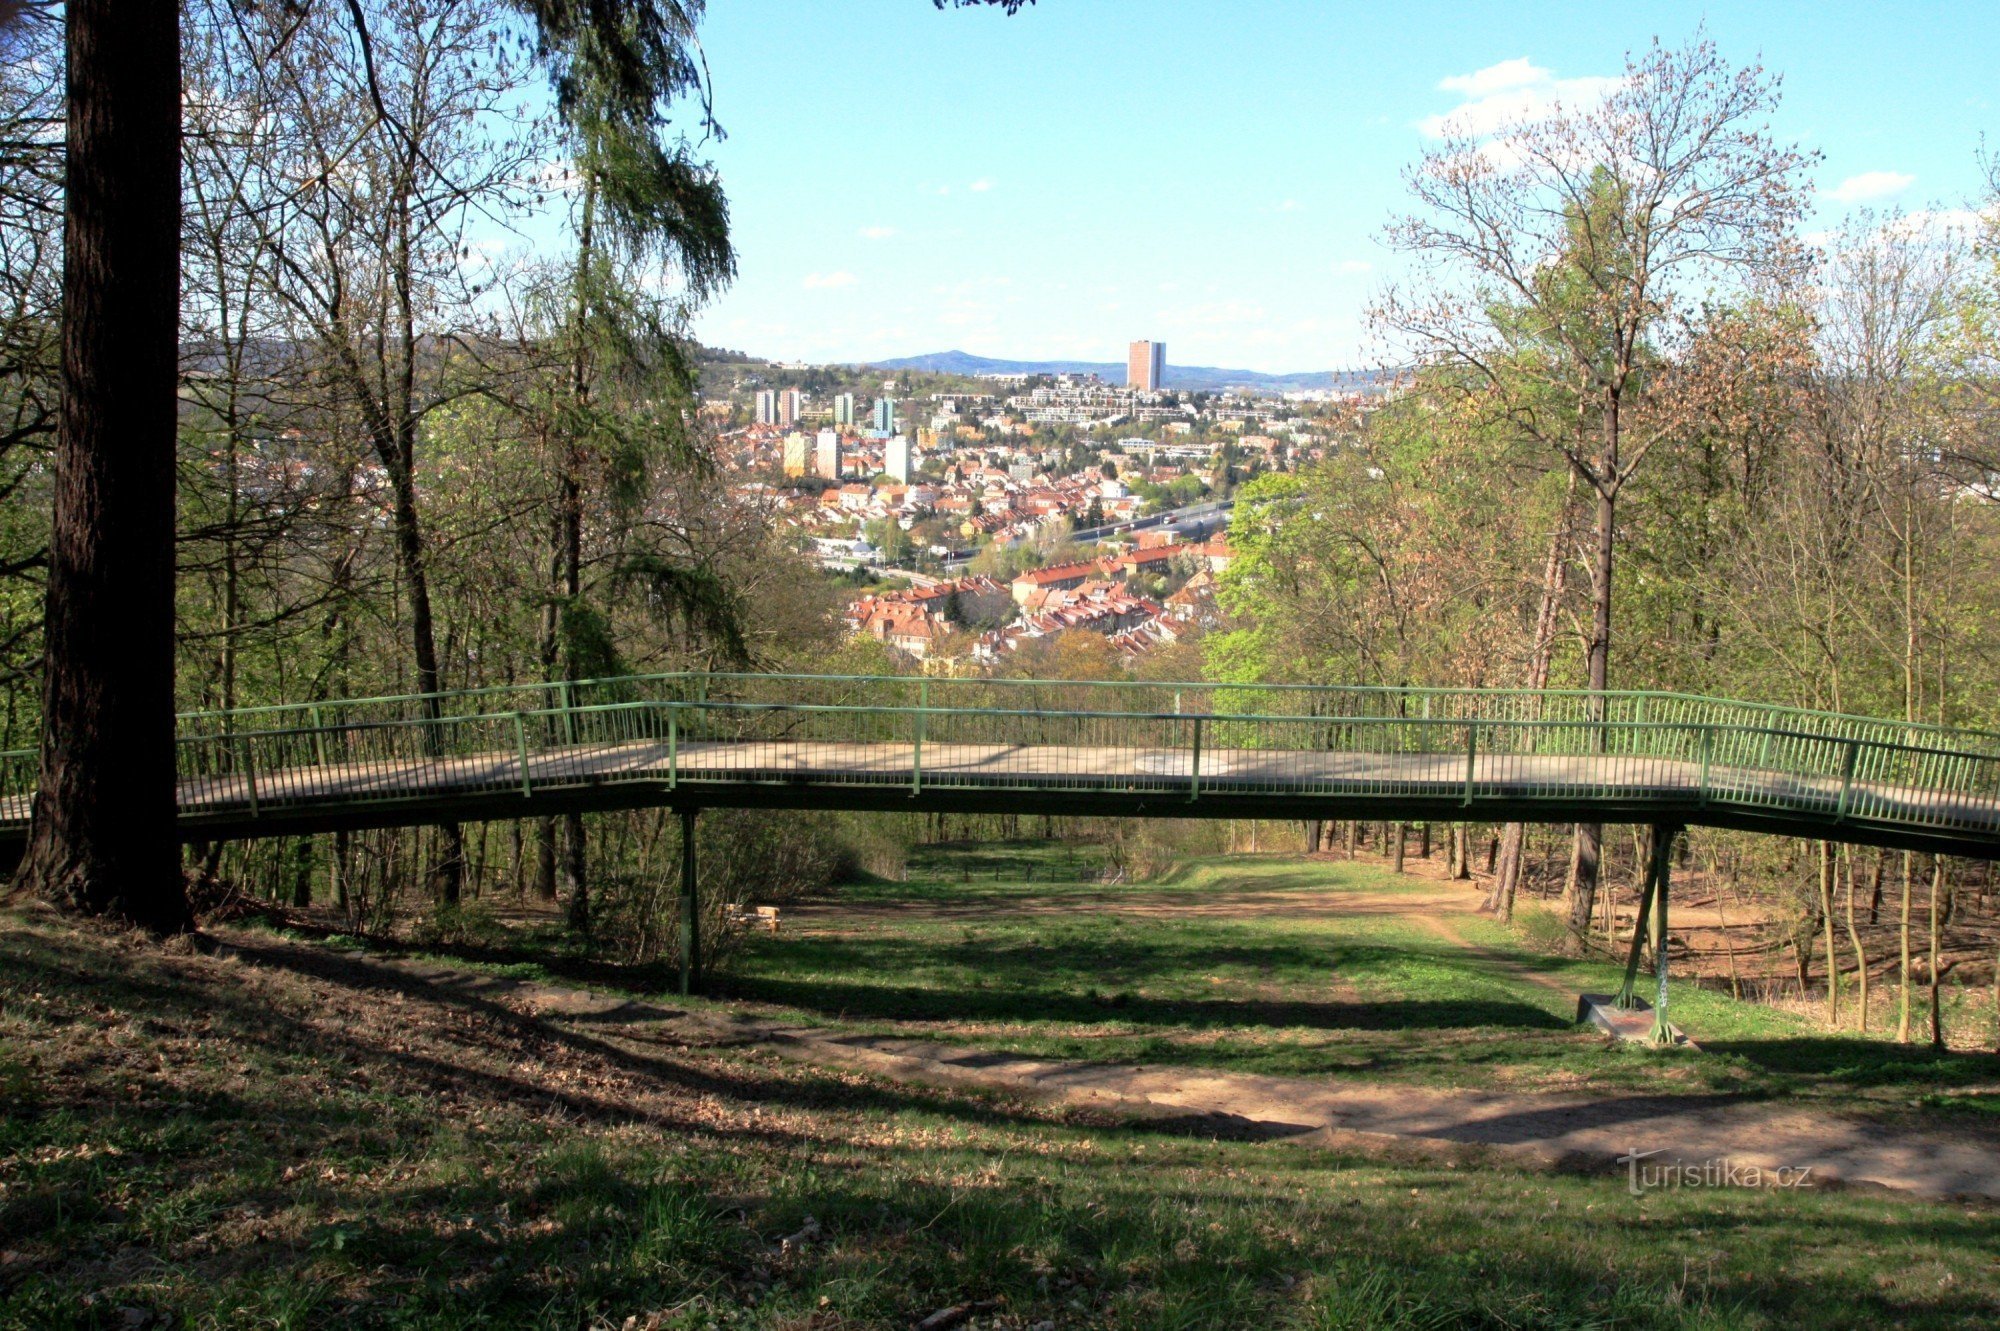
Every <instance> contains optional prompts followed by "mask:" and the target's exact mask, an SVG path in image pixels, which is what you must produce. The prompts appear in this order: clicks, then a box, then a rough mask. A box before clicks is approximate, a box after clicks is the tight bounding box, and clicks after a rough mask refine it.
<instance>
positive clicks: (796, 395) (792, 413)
mask: <svg viewBox="0 0 2000 1331" xmlns="http://www.w3.org/2000/svg"><path fill="white" fill-rule="evenodd" d="M805 405H806V395H805V394H804V393H801V392H800V391H799V390H798V389H796V388H787V389H786V390H785V391H784V392H782V393H780V394H778V424H780V425H782V426H784V427H785V428H786V429H787V430H789V429H791V428H792V427H793V426H794V425H797V424H798V423H799V417H800V415H801V414H803V413H804V411H805Z"/></svg>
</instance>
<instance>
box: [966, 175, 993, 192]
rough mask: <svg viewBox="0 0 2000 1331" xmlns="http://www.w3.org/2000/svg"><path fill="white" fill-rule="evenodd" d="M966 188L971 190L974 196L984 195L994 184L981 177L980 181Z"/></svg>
mask: <svg viewBox="0 0 2000 1331" xmlns="http://www.w3.org/2000/svg"><path fill="white" fill-rule="evenodd" d="M966 188H967V189H969V190H971V191H972V192H973V193H974V194H984V193H985V192H986V191H987V190H990V189H992V188H993V182H992V181H990V180H988V179H986V177H984V176H981V177H980V178H979V179H977V180H975V181H973V182H972V183H971V184H970V185H967V186H966Z"/></svg>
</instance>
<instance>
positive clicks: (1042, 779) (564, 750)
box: [0, 676, 2000, 858]
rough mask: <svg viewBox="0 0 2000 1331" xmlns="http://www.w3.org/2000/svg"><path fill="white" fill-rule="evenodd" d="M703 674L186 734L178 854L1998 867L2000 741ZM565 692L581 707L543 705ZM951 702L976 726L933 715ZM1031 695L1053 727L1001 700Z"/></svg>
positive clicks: (1390, 699)
mask: <svg viewBox="0 0 2000 1331" xmlns="http://www.w3.org/2000/svg"><path fill="white" fill-rule="evenodd" d="M689 678H690V677H679V676H676V677H660V678H659V679H654V680H648V681H611V682H609V683H611V684H615V685H617V686H618V689H619V691H620V692H623V693H626V694H629V693H631V692H634V691H636V690H637V687H638V685H640V684H643V685H644V686H645V687H646V689H647V690H648V691H656V692H662V693H666V694H668V696H666V697H655V698H640V699H630V698H629V697H628V698H627V699H626V700H623V701H618V702H612V703H603V704H597V705H589V706H579V705H576V704H575V703H574V701H573V699H572V696H571V693H570V690H571V688H572V687H574V688H577V689H582V688H583V687H585V686H582V685H577V686H568V685H562V686H547V688H546V689H543V688H541V686H530V687H529V688H524V689H522V690H516V691H514V692H513V693H512V694H511V695H509V694H506V693H504V692H502V691H486V692H482V693H480V694H473V695H463V696H462V698H461V699H460V701H461V702H464V701H465V700H470V701H471V702H472V703H476V704H477V705H479V706H481V707H485V708H490V709H491V710H480V711H471V712H467V711H461V714H457V715H453V714H449V713H447V712H446V711H445V709H444V706H443V704H442V702H441V700H437V699H407V698H406V699H373V700H361V701H358V702H352V703H347V702H329V703H321V704H308V705H305V706H303V707H299V708H291V709H263V710H259V711H253V712H243V713H235V714H227V715H224V714H207V715H195V716H190V717H184V718H183V720H182V736H181V739H180V748H181V768H182V772H183V776H182V779H181V782H180V788H179V799H180V805H181V820H182V827H183V835H184V836H185V837H186V838H187V839H189V840H208V839H227V838H233V837H248V836H263V835H293V834H298V833H304V832H313V831H320V830H329V829H335V828H341V827H365V826H389V825H413V824H423V823H437V822H448V821H459V820H474V819H481V818H514V817H524V816H540V815H543V814H547V813H552V812H566V811H573V810H590V809H611V808H629V807H640V806H648V805H652V806H658V805H678V806H683V807H685V806H703V805H779V806H791V807H825V808H874V809H895V810H930V809H953V810H988V811H1023V812H1029V811H1033V812H1058V813H1078V814H1088V813H1097V814H1111V815H1127V814H1130V815H1141V816H1151V817H1286V818H1335V817H1363V818H1371V819H1396V818H1402V819H1428V820H1433V821H1439V820H1452V819H1462V820H1466V821H1486V822H1496V821H1503V820H1516V819H1518V820H1522V821H1537V822H1554V823H1562V822H1574V821H1591V820H1601V821H1607V822H1672V823H1689V824H1709V825H1715V826H1728V827H1744V828H1752V829H1757V830H1763V831H1771V832H1781V833H1786V834H1791V835H1799V836H1809V837H1825V838H1827V839H1830V840H1841V841H1854V842H1862V843H1872V844H1879V845H1887V846H1902V847H1907V848H1911V849H1919V850H1936V851H1940V852H1944V853H1951V854H1961V855H1972V856H1978V857H1981V858H2000V737H1996V736H1987V735H1981V734H1977V733H1975V732H1957V731H1942V730H1938V729H1936V728H1933V727H1917V726H1901V725H1897V724H1896V723H1889V722H1877V721H1870V720H1867V719H1865V718H1845V717H1837V716H1832V715H1829V714H1824V713H1800V712H1786V711H1784V710H1783V709H1773V708H1761V707H1757V706H1754V705H1749V704H1737V703H1728V702H1722V701H1718V700H1703V699H1681V698H1675V697H1671V696H1668V695H1576V694H1560V693H1542V694H1525V693H1518V692H1517V693H1478V692H1476V691H1467V690H1438V691H1413V690H1404V691H1395V690H1332V689H1329V690H1305V691H1301V692H1293V693H1280V692H1274V691H1270V690H1260V691H1258V692H1256V693H1254V694H1251V693H1248V692H1244V693H1239V694H1231V693H1229V692H1227V690H1226V689H1225V688H1224V687H1223V686H1195V685H1160V686H1131V691H1128V692H1121V693H1118V694H1117V695H1115V698H1114V700H1115V701H1116V702H1117V703H1119V704H1121V705H1122V709H1120V710H1107V709H1103V707H1102V703H1101V702H1100V703H1099V707H1098V708H1097V709H1092V708H1090V707H1089V706H1088V704H1090V703H1092V702H1093V701H1097V700H1100V699H1104V698H1106V697H1113V695H1109V694H1107V693H1104V692H1098V693H1093V692H1091V691H1090V688H1089V686H1077V685H1070V684H1061V683H1043V682H1032V681H1021V682H1014V681H1008V682H1006V684H1007V686H1008V687H1007V689H1004V690H1003V689H1001V688H1000V687H999V686H1000V685H1001V683H1002V682H1000V681H979V682H969V681H913V680H861V681H855V680H832V679H821V678H816V677H772V676H744V677H715V679H716V680H723V681H727V682H729V683H731V684H733V685H734V687H735V689H736V691H737V692H738V693H739V694H750V695H752V696H751V699H750V700H745V699H744V698H742V697H738V698H736V699H733V700H723V699H719V698H717V697H715V696H713V695H712V694H711V693H710V690H711V688H716V687H717V685H716V684H715V682H714V681H712V680H711V679H710V678H709V677H705V676H704V677H701V678H700V681H699V692H697V691H696V689H695V688H693V687H690V686H689V684H688V680H689ZM662 680H666V681H667V683H666V684H664V685H663V684H662V682H661V681H662ZM556 688H561V689H562V690H563V694H562V699H563V702H564V704H565V705H562V706H556V707H548V706H540V707H533V708H529V707H521V703H522V702H524V701H526V702H531V703H539V702H547V701H549V700H550V697H551V695H550V690H553V689H556ZM537 690H539V692H538V691H537ZM975 690H979V691H975ZM1079 690H1081V691H1079ZM496 693H500V694H501V696H498V697H495V696H494V695H495V694H496ZM912 693H914V694H915V696H914V697H912V696H911V694H912ZM938 693H943V694H945V695H946V696H947V698H948V699H949V700H950V701H951V702H952V703H953V704H954V705H952V706H947V707H935V706H927V705H925V698H926V695H929V696H933V697H934V696H936V695H937V694H938ZM857 696H858V697H860V698H861V699H862V700H861V701H860V702H858V703H857V702H855V701H852V700H853V699H854V698H856V697H857ZM1024 696H1026V697H1030V698H1033V699H1035V700H1036V701H1038V702H1039V703H1041V704H1042V705H1041V706H1038V707H1037V708H1034V709H1027V708H1019V707H1003V706H993V705H991V704H992V703H994V702H996V701H1001V702H1004V701H1008V700H1011V699H1018V698H1021V697H1024ZM830 697H831V698H834V699H836V700H835V701H826V699H828V698H830ZM1052 699H1053V700H1058V701H1061V702H1064V703H1067V704H1069V705H1068V706H1066V707H1049V706H1047V705H1046V704H1047V702H1048V701H1050V700H1052ZM1168 700H1171V703H1172V704H1173V706H1174V710H1172V711H1168V710H1165V709H1164V708H1161V709H1160V710H1143V709H1144V708H1148V707H1157V706H1159V704H1161V703H1163V702H1166V701H1168ZM1079 701H1081V703H1082V704H1084V705H1082V706H1079V705H1078V703H1079ZM1188 702H1192V703H1194V704H1195V705H1197V706H1205V707H1207V708H1209V709H1211V710H1203V711H1196V712H1189V711H1183V710H1180V708H1181V706H1182V705H1183V704H1184V703H1188ZM510 703H511V704H513V705H514V706H515V707H517V708H520V709H519V710H502V709H503V708H506V707H507V705H508V704H510ZM1250 703H1255V704H1257V705H1259V706H1273V705H1276V704H1282V705H1284V706H1286V707H1287V708H1288V709H1289V710H1288V711H1286V712H1284V713H1282V714H1270V713H1260V712H1246V711H1244V710H1240V709H1242V708H1244V707H1246V706H1247V705H1248V704H1250ZM913 704H914V705H913ZM968 704H984V705H968ZM1223 706H1228V707H1233V708H1236V709H1239V710H1220V708H1221V707H1223ZM1336 708H1338V709H1339V710H1334V709H1336ZM1419 709H1421V712H1420V714H1417V715H1411V714H1410V713H1412V712H1418V711H1419ZM32 778H33V755H32V754H23V753H16V754H6V755H0V843H4V842H7V841H14V842H18V840H19V839H20V838H21V837H22V835H23V834H24V829H25V822H26V817H27V812H28V805H29V799H30V791H31V789H32Z"/></svg>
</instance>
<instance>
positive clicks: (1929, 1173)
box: [256, 940, 2000, 1199]
mask: <svg viewBox="0 0 2000 1331" xmlns="http://www.w3.org/2000/svg"><path fill="white" fill-rule="evenodd" d="M279 946H280V947H283V946H291V945H279ZM256 947H257V948H258V950H260V951H264V952H269V951H271V950H273V948H272V945H271V944H269V943H268V942H265V941H262V940H259V941H258V942H257V944H256ZM353 964H355V965H357V966H363V967H373V968H381V969H383V970H387V971H392V972H394V973H396V974H398V975H400V976H402V977H404V978H405V979H414V980H420V981H423V982H425V983H427V984H430V985H434V986H436V987H437V988H438V989H439V990H440V991H448V992H456V993H469V994H478V995H480V996H481V997H483V998H487V999H490V1000H493V1001H498V1002H503V1003H505V1004H506V1005H508V1006H509V1007H512V1008H514V1009H515V1010H517V1011H520V1012H523V1013H525V1014H528V1015H532V1016H535V1017H538V1018H540V1019H543V1020H547V1021H552V1022H559V1023H563V1024H575V1025H580V1026H585V1027H588V1028H589V1029H590V1030H591V1031H592V1032H593V1033H594V1034H595V1035H596V1036H598V1037H599V1038H603V1039H610V1040H615V1041H618V1042H619V1043H621V1044H623V1045H625V1046H626V1047H628V1048H630V1049H631V1050H633V1052H635V1053H640V1054H643V1053H645V1052H646V1050H647V1049H648V1048H649V1047H652V1048H658V1047H661V1046H669V1047H675V1048H685V1047H689V1046H724V1045H728V1046H748V1047H755V1048H759V1049H764V1050H768V1051H770V1052H773V1053H776V1054H779V1055H782V1056H784V1057H787V1058H793V1059H801V1060H804V1061H807V1062H810V1063H816V1064H822V1065H834V1066H840V1067H845V1068H849V1069H854V1070H861V1071H866V1072H869V1073H872V1074H874V1075H877V1076H882V1077H886V1078H890V1079H894V1080H908V1081H920V1082H931V1083H937V1082H943V1083H949V1084H955V1085H966V1086H975V1087H985V1088H991V1089H999V1090H1005V1091H1009V1092H1013V1093H1017V1094H1029V1095H1033V1096H1037V1097H1041V1098H1045V1099H1049V1100H1056V1101H1064V1102H1070V1103H1077V1104H1088V1105H1091V1106H1094V1107H1097V1108H1116V1109H1120V1110H1125V1111H1129V1112H1131V1113H1132V1114H1134V1115H1137V1116H1142V1117H1147V1118H1155V1119H1157V1118H1169V1119H1173V1120H1177V1121H1179V1122H1181V1123H1182V1124H1184V1125H1185V1126H1186V1127H1188V1128H1189V1129H1191V1130H1196V1131H1207V1132H1213V1133H1215V1134H1216V1135H1223V1136H1236V1137H1251V1138H1267V1139H1279V1140H1286V1141H1292V1142H1298V1143H1301V1144H1306V1145H1322V1146H1326V1145H1341V1144H1353V1143H1356V1142H1361V1141H1366V1140H1375V1141H1381V1140H1384V1139H1394V1140H1399V1141H1403V1142H1407V1143H1414V1144H1420V1145H1424V1146H1427V1147H1431V1148H1435V1149H1438V1150H1442V1151H1446V1152H1452V1151H1456V1150H1461V1149H1466V1148H1471V1149H1474V1150H1477V1151H1487V1152H1498V1153H1499V1154H1501V1155H1502V1156H1503V1157H1506V1158H1512V1159H1519V1160H1522V1161H1525V1162H1527V1163H1531V1164H1542V1165H1556V1166H1562V1167H1568V1168H1584V1169H1589V1170H1593V1171H1615V1172H1619V1173H1629V1172H1630V1171H1631V1170H1632V1169H1633V1168H1635V1167H1642V1168H1644V1169H1646V1170H1651V1171H1656V1172H1655V1173H1654V1174H1653V1177H1655V1178H1657V1177H1659V1174H1658V1173H1657V1171H1659V1170H1661V1169H1663V1168H1665V1167H1668V1166H1672V1165H1681V1166H1686V1167H1693V1166H1710V1167H1712V1168H1716V1167H1719V1165H1717V1164H1716V1162H1725V1163H1727V1164H1728V1165H1730V1166H1733V1167H1734V1168H1736V1169H1738V1170H1744V1169H1749V1168H1753V1167H1754V1168H1756V1169H1758V1170H1762V1171H1765V1172H1766V1173H1765V1178H1766V1181H1769V1178H1770V1172H1771V1171H1776V1170H1780V1169H1782V1170H1787V1171H1791V1172H1790V1173H1789V1174H1788V1175H1787V1177H1790V1178H1792V1179H1794V1180H1798V1179H1799V1177H1800V1176H1799V1174H1798V1172H1797V1171H1800V1170H1805V1171H1807V1172H1806V1174H1805V1175H1804V1181H1805V1182H1806V1183H1808V1184H1810V1185H1812V1186H1819V1185H1827V1184H1836V1183H1838V1184H1846V1185H1856V1184H1860V1185H1876V1186H1881V1187H1887V1188H1894V1189H1899V1190H1904V1191H1908V1192H1911V1193H1915V1194H1919V1195H1923V1196H1927V1197H1954V1196H1972V1197H1984V1198H1990V1199H2000V1130H1983V1129H1979V1128H1974V1127H1971V1126H1967V1127H1964V1128H1959V1129H1947V1128H1939V1127H1927V1128H1922V1129H1913V1128H1905V1127H1901V1126H1897V1125H1894V1124H1887V1123H1883V1122H1880V1121H1876V1120H1872V1119H1868V1118H1863V1117H1860V1116H1849V1115H1837V1114H1829V1113H1820V1112H1808V1111H1801V1110H1791V1109H1786V1108H1784V1107H1783V1106H1780V1105H1774V1104H1771V1103H1768V1102H1750V1101H1743V1100H1738V1099H1732V1098H1728V1097H1719V1096H1700V1095H1629V1094H1628V1095H1614V1096H1596V1097H1583V1096H1575V1095H1556V1094H1551V1095H1528V1094H1519V1093H1502V1092H1485V1091H1469V1090H1432V1089H1425V1088H1421V1087H1411V1086H1405V1085H1369V1084H1365V1083H1356V1082H1353V1081H1349V1080H1342V1081H1339V1082H1334V1081H1329V1080H1325V1079H1317V1078H1308V1077H1275V1076H1258V1075H1254V1074H1247V1073H1224V1072H1213V1071H1206V1070H1202V1069H1191V1068H1176V1067H1149V1066H1135V1065H1130V1064H1103V1063H1085V1062H1074V1061H1064V1060H1055V1059H1037V1058H1026V1057H1020V1056H1016V1055H1010V1054H1004V1053H994V1052H986V1051H977V1050H968V1049H963V1048H959V1047H957V1046H953V1045H947V1044H940V1043H936V1042H932V1041H925V1040H904V1039H895V1038H891V1037H883V1036H873V1035H860V1034H851V1033H845V1032H841V1031H839V1030H837V1029H824V1028H816V1027H801V1026H788V1025H784V1024H782V1023H778V1022H773V1021H764V1020H757V1019H752V1018H748V1017H741V1016H735V1015H731V1014H726V1013H716V1012H713V1011H696V1010H688V1009H681V1008H676V1007H671V1006H664V1005H657V1004H652V1003H646V1002H640V1001H637V1000H633V999H626V998H619V997H615V996H610V995H605V994H599V993H593V992H589V991H584V990H575V989H563V988H559V987H555V986H550V985H543V984H537V983H533V982H530V981H525V980H516V979H508V978H505V977H500V976H494V975H487V974H479V973H475V972H469V971H465V970H461V969H458V968H455V967H451V966H447V965H443V964H440V963H436V962H427V961H415V960H382V959H366V958H356V959H355V960H354V962H353ZM1635 1152H1636V1153H1641V1154H1643V1156H1644V1159H1643V1162H1641V1163H1639V1164H1637V1165H1635V1164H1634V1163H1633V1162H1632V1161H1631V1160H1630V1159H1629V1157H1630V1156H1631V1155H1632V1154H1633V1153H1635ZM1709 1186H1713V1184H1712V1183H1711V1184H1709Z"/></svg>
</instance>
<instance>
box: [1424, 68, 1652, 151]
mask: <svg viewBox="0 0 2000 1331" xmlns="http://www.w3.org/2000/svg"><path fill="white" fill-rule="evenodd" d="M1620 82H1621V80H1620V79H1618V78H1607V77H1600V76H1595V75H1592V76H1586V77H1582V78H1573V79H1559V78H1557V77H1555V76H1554V75H1553V74H1552V73H1550V72H1549V71H1548V70H1546V69H1544V68H1542V67H1541V66H1540V65H1537V64H1535V63H1534V62H1533V61H1531V60H1529V59H1528V58H1527V57H1526V56H1521V57H1518V58H1516V59H1513V60H1502V61H1501V62H1500V63H1499V64H1497V65H1488V66H1487V67H1486V68H1484V69H1476V70H1474V71H1472V73H1470V74H1454V75H1452V76H1451V77H1450V78H1447V79H1440V80H1439V81H1438V88H1439V89H1440V90H1441V91H1443V92H1455V93H1457V94H1459V96H1460V98H1461V99H1462V100H1461V101H1460V102H1459V104H1458V105H1457V106H1455V107H1453V108H1452V109H1451V110H1449V111H1446V112H1443V113H1441V114H1439V115H1434V116H1426V117H1424V118H1423V119H1422V120H1420V121H1418V122H1417V128H1418V129H1420V130H1422V131H1423V132H1424V133H1425V134H1427V135H1429V136H1430V137H1431V138H1434V139H1442V138H1447V137H1449V136H1451V135H1454V134H1465V135H1470V136H1472V137H1474V138H1481V137H1484V136H1485V135H1488V134H1492V133H1495V132H1497V131H1499V130H1502V129H1505V128H1507V127H1508V126H1510V125H1517V124H1520V123H1521V122H1523V121H1528V120H1534V119H1537V118H1539V117H1541V116H1544V115H1547V114H1548V113H1549V112H1550V111H1551V110H1553V109H1554V108H1555V107H1556V106H1558V105H1561V106H1565V107H1589V106H1594V105H1595V104H1596V103H1598V102H1600V101H1602V100H1603V99H1604V97H1605V95H1606V94H1608V93H1610V92H1611V91H1612V90H1613V89H1615V88H1616V87H1618V85H1619V83H1620Z"/></svg>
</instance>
